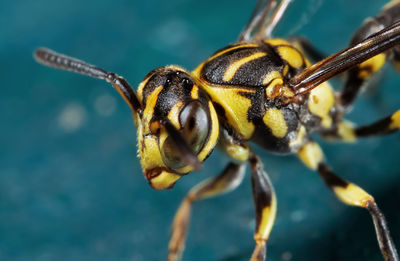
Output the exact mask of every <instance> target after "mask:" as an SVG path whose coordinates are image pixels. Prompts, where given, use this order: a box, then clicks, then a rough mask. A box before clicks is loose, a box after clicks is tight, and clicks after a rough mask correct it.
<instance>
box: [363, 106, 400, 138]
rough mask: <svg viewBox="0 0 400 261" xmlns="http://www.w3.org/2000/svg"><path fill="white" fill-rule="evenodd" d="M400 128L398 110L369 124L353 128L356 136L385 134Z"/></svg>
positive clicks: (399, 111) (399, 113) (399, 112)
mask: <svg viewBox="0 0 400 261" xmlns="http://www.w3.org/2000/svg"><path fill="white" fill-rule="evenodd" d="M399 129H400V110H398V111H396V112H395V113H393V114H392V115H390V116H388V117H386V118H384V119H382V120H379V121H377V122H375V123H373V124H371V125H367V126H361V127H358V128H356V129H355V133H356V135H357V136H358V137H368V136H377V135H386V134H390V133H393V132H395V131H398V130H399Z"/></svg>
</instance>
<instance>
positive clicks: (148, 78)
mask: <svg viewBox="0 0 400 261" xmlns="http://www.w3.org/2000/svg"><path fill="white" fill-rule="evenodd" d="M151 76H152V75H150V76H148V77H147V78H146V79H144V80H143V81H142V82H141V83H140V84H139V86H138V88H137V92H136V93H137V96H138V99H139V100H140V102H141V103H143V88H144V86H146V84H147V82H148V81H149V80H150V78H151Z"/></svg>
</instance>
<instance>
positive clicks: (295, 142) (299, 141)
mask: <svg viewBox="0 0 400 261" xmlns="http://www.w3.org/2000/svg"><path fill="white" fill-rule="evenodd" d="M305 137H306V127H304V125H301V127H300V129H299V131H298V132H297V135H296V137H295V138H293V139H291V140H290V141H289V146H290V147H292V148H293V147H299V146H301V145H303V143H304V138H305Z"/></svg>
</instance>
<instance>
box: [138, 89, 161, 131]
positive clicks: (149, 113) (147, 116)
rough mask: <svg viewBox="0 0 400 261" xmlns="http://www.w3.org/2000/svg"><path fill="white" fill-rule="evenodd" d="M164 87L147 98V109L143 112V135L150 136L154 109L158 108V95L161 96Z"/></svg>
mask: <svg viewBox="0 0 400 261" xmlns="http://www.w3.org/2000/svg"><path fill="white" fill-rule="evenodd" d="M162 89H163V86H158V87H157V88H155V89H154V91H153V92H152V93H150V95H149V96H148V97H147V100H146V107H145V108H144V110H143V119H142V126H143V128H144V130H143V133H144V134H149V133H150V129H149V127H150V120H151V118H152V117H153V114H154V107H155V106H156V103H157V99H158V95H159V94H160V92H161V90H162Z"/></svg>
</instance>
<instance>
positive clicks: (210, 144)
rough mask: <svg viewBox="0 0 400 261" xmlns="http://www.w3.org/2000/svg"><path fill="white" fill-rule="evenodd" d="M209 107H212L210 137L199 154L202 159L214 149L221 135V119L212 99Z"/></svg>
mask: <svg viewBox="0 0 400 261" xmlns="http://www.w3.org/2000/svg"><path fill="white" fill-rule="evenodd" d="M208 107H209V108H210V118H211V124H210V126H211V130H210V137H209V138H208V141H207V143H206V144H205V145H204V146H203V148H202V150H201V151H200V152H199V154H198V155H197V157H198V158H199V160H200V161H203V160H205V158H206V157H207V156H208V154H210V152H211V151H212V150H213V149H214V147H215V145H216V144H217V141H218V137H219V121H218V115H217V112H216V111H215V109H214V106H213V105H212V102H211V101H209V102H208Z"/></svg>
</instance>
